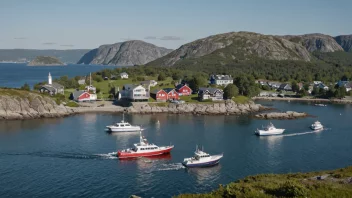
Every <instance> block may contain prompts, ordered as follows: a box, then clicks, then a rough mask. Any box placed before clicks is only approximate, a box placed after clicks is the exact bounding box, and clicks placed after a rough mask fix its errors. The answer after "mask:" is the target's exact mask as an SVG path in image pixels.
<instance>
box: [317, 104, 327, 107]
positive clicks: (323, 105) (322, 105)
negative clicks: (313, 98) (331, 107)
mask: <svg viewBox="0 0 352 198" xmlns="http://www.w3.org/2000/svg"><path fill="white" fill-rule="evenodd" d="M315 106H318V107H326V106H328V105H326V104H315Z"/></svg>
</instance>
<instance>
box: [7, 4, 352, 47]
mask: <svg viewBox="0 0 352 198" xmlns="http://www.w3.org/2000/svg"><path fill="white" fill-rule="evenodd" d="M351 8H352V1H351V0H334V1H333V0H246V1H245V0H242V1H239V0H0V27H1V33H0V48H1V49H12V48H26V49H83V48H88V49H91V48H96V47H98V46H99V45H102V44H111V43H116V42H122V41H125V40H132V39H138V40H144V41H147V42H150V43H153V44H155V45H158V46H163V47H167V48H172V49H176V48H178V47H179V46H181V45H182V44H185V43H188V42H190V41H193V40H196V39H199V38H203V37H207V36H210V35H213V34H218V33H225V32H231V31H252V32H258V33H262V34H274V35H284V34H305V33H316V32H319V33H324V34H329V35H333V36H334V35H340V34H352V26H351V25H350V24H351V18H352V11H351Z"/></svg>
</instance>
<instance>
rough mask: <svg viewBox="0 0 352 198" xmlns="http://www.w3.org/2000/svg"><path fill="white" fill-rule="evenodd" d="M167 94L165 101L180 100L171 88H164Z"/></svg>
mask: <svg viewBox="0 0 352 198" xmlns="http://www.w3.org/2000/svg"><path fill="white" fill-rule="evenodd" d="M163 90H164V91H165V92H166V93H167V99H168V100H178V99H180V97H179V95H178V93H177V92H176V90H175V89H173V88H165V89H163Z"/></svg>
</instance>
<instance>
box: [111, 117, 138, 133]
mask: <svg viewBox="0 0 352 198" xmlns="http://www.w3.org/2000/svg"><path fill="white" fill-rule="evenodd" d="M106 128H107V130H108V131H110V132H137V131H140V130H141V127H140V126H134V125H131V124H130V123H128V122H125V115H124V114H123V115H122V120H121V121H120V122H118V123H115V124H113V125H109V126H106Z"/></svg>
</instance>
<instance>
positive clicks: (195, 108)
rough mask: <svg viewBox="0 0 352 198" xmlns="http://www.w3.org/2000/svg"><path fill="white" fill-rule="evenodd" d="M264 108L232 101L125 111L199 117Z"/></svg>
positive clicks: (134, 107)
mask: <svg viewBox="0 0 352 198" xmlns="http://www.w3.org/2000/svg"><path fill="white" fill-rule="evenodd" d="M264 109H265V107H263V106H261V105H260V104H255V103H254V102H249V103H247V104H237V103H235V102H233V101H226V102H224V103H213V104H195V103H186V104H173V103H170V104H169V105H167V106H157V103H155V104H153V103H133V105H132V106H131V107H128V108H127V109H126V111H127V112H128V113H175V114H183V113H191V114H199V115H228V114H247V113H252V112H258V111H260V110H264Z"/></svg>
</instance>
